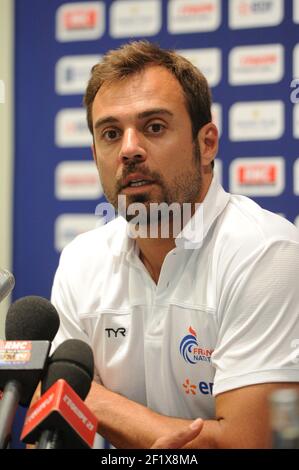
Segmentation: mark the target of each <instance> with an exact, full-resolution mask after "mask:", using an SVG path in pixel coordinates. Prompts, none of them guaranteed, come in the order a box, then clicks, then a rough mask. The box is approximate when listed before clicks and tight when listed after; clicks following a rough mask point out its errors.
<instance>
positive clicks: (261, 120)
mask: <svg viewBox="0 0 299 470" xmlns="http://www.w3.org/2000/svg"><path fill="white" fill-rule="evenodd" d="M284 129H285V122H284V103H283V102H282V101H251V102H239V103H235V104H234V105H233V106H232V107H231V108H230V110H229V135H230V140H232V141H246V140H274V139H280V138H281V137H282V135H283V133H284Z"/></svg>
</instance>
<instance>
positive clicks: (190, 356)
mask: <svg viewBox="0 0 299 470" xmlns="http://www.w3.org/2000/svg"><path fill="white" fill-rule="evenodd" d="M188 332H189V333H190V334H188V335H186V336H184V338H183V339H182V341H181V343H180V354H181V355H182V356H183V358H184V360H185V361H186V362H187V363H188V364H197V362H199V361H206V362H211V355H212V353H213V351H214V349H205V348H203V347H200V345H199V342H198V340H197V333H196V331H195V330H194V329H193V328H192V327H191V326H190V327H189V329H188Z"/></svg>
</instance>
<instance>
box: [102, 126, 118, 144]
mask: <svg viewBox="0 0 299 470" xmlns="http://www.w3.org/2000/svg"><path fill="white" fill-rule="evenodd" d="M119 135H120V132H119V130H118V129H107V130H106V131H104V132H103V133H102V137H103V138H104V139H105V140H106V141H108V142H113V141H114V140H116V139H117V138H118V137H119Z"/></svg>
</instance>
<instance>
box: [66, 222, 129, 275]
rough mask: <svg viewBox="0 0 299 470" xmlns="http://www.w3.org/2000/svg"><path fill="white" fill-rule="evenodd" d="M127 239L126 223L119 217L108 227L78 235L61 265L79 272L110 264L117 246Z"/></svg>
mask: <svg viewBox="0 0 299 470" xmlns="http://www.w3.org/2000/svg"><path fill="white" fill-rule="evenodd" d="M125 238H126V221H125V220H124V219H123V218H122V217H118V218H116V219H114V220H113V221H111V222H109V223H108V224H106V225H103V226H101V227H98V228H96V229H94V230H90V231H88V232H85V233H83V234H81V235H78V236H77V237H76V238H75V239H74V240H73V241H72V242H70V243H69V244H68V245H67V246H66V247H65V248H64V249H63V251H62V253H61V258H60V265H63V266H68V267H69V268H70V269H75V270H77V269H78V268H80V269H82V268H85V267H88V268H89V269H90V268H92V266H96V269H97V270H99V269H100V268H101V266H103V265H105V264H107V263H109V261H111V260H112V259H113V254H114V252H115V250H116V249H117V245H121V244H122V243H123V242H124V241H125Z"/></svg>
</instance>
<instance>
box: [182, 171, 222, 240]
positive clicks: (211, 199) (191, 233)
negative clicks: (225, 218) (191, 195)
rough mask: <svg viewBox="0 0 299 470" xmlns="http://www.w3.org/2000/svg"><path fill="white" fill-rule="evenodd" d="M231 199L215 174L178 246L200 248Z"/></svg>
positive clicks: (183, 231)
mask: <svg viewBox="0 0 299 470" xmlns="http://www.w3.org/2000/svg"><path fill="white" fill-rule="evenodd" d="M229 199H230V194H229V193H227V192H226V191H224V189H223V187H222V186H221V184H220V183H219V180H218V177H217V175H216V174H215V173H214V175H213V179H212V181H211V184H210V187H209V189H208V192H207V194H206V196H205V198H204V200H203V202H202V203H200V204H198V208H197V209H196V211H195V213H194V215H193V217H192V218H191V219H190V220H189V222H188V223H187V224H186V225H185V227H184V229H183V230H182V231H181V233H179V235H178V236H177V238H176V240H175V243H176V246H177V247H178V248H189V249H195V248H199V247H200V246H201V245H202V242H203V240H204V238H205V237H206V235H207V233H208V231H209V230H210V228H211V226H212V225H213V223H214V221H215V220H216V219H217V217H218V216H219V215H220V214H221V213H222V212H223V210H224V208H225V207H226V205H227V203H228V201H229Z"/></svg>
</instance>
